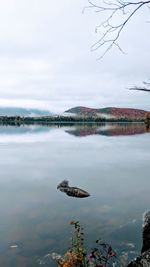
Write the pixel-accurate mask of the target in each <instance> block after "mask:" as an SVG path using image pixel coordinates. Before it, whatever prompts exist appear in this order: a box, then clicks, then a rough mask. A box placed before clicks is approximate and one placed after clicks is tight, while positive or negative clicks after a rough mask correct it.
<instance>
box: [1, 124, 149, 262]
mask: <svg viewBox="0 0 150 267" xmlns="http://www.w3.org/2000/svg"><path fill="white" fill-rule="evenodd" d="M64 179H67V180H68V181H69V184H70V185H71V186H76V187H80V188H82V189H83V190H86V191H87V192H89V193H90V197H88V198H83V199H80V198H73V197H69V196H67V195H66V194H64V193H62V192H60V191H59V190H57V185H58V184H59V183H60V182H61V181H62V180H64ZM149 192H150V133H149V131H148V129H146V128H145V125H144V124H116V125H115V124H112V125H99V126H98V125H97V126H96V125H75V126H67V125H66V126H62V125H54V126H48V127H46V126H45V127H42V126H21V127H14V126H7V127H6V126H0V218H1V219H0V266H5V267H20V266H21V267H35V266H36V267H37V266H38V262H37V259H39V258H41V259H42V257H43V256H44V255H45V254H47V253H50V252H58V253H63V252H64V251H65V250H66V249H67V248H68V246H69V245H70V237H71V230H72V229H71V225H69V221H71V220H79V221H80V223H81V224H82V226H83V227H84V231H85V236H86V240H87V243H88V244H90V246H91V247H92V246H93V244H94V240H96V239H97V238H98V237H99V238H102V239H103V240H105V241H108V242H110V243H111V244H112V246H113V248H114V249H115V250H116V251H117V253H118V254H119V255H121V254H124V253H127V254H126V255H128V257H129V258H132V257H134V256H135V255H136V254H137V253H138V252H139V251H140V247H141V225H142V214H143V212H144V211H145V210H148V209H150V193H149ZM43 266H46V267H47V266H55V264H54V265H53V264H52V263H50V265H48V263H45V265H43Z"/></svg>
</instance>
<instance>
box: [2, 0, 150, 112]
mask: <svg viewBox="0 0 150 267" xmlns="http://www.w3.org/2000/svg"><path fill="white" fill-rule="evenodd" d="M0 5H1V9H0V98H1V100H0V105H3V106H5V105H6V106H9V105H10V106H15V105H16V106H23V107H25V106H27V107H29V106H30V107H39V108H43V107H45V108H48V109H49V110H52V111H57V110H58V111H63V110H65V109H67V108H69V107H72V106H76V105H86V106H92V107H101V106H105V105H107V106H126V107H127V106H130V107H137V108H138V107H139V108H145V109H146V108H147V109H148V107H149V99H148V97H147V95H145V94H143V93H140V94H138V93H136V92H134V93H132V92H130V91H128V90H127V89H126V88H127V87H129V86H132V85H133V84H138V83H140V82H141V81H142V80H146V79H147V78H149V60H150V52H149V45H150V41H149V39H148V38H147V36H148V34H149V27H150V26H149V24H148V23H146V20H148V17H149V12H148V11H147V10H146V9H144V10H143V11H142V12H141V13H139V15H138V14H137V16H136V17H135V18H133V19H132V21H131V22H130V25H128V27H127V30H126V31H124V32H123V33H122V35H121V39H120V43H121V46H123V47H124V48H125V49H126V51H127V52H128V54H127V55H126V56H125V55H122V54H120V53H119V52H118V51H116V50H112V51H110V53H109V54H108V55H106V57H105V58H103V60H101V61H96V58H97V57H99V55H100V51H99V50H98V51H96V53H90V45H92V43H93V42H94V41H96V40H97V38H98V35H96V34H94V27H95V26H96V24H97V23H98V21H99V16H98V15H96V14H95V13H94V12H93V11H91V10H87V11H86V12H85V14H84V15H83V14H82V9H83V7H84V6H85V5H87V0H84V1H81V0H77V1H74V2H70V1H69V0H62V1H60V2H59V3H58V2H53V1H51V0H43V1H40V0H36V1H35V0H30V1H29V0H26V1H19V0H5V1H2V0H0Z"/></svg>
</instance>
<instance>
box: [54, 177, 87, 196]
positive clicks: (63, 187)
mask: <svg viewBox="0 0 150 267" xmlns="http://www.w3.org/2000/svg"><path fill="white" fill-rule="evenodd" d="M57 189H59V190H60V191H61V192H64V193H66V195H68V196H70V197H78V198H84V197H89V196H90V194H89V193H88V192H86V191H84V190H83V189H81V188H78V187H70V186H69V182H68V181H66V180H64V181H62V182H61V183H60V184H59V185H58V186H57Z"/></svg>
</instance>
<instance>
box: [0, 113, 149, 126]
mask: <svg viewBox="0 0 150 267" xmlns="http://www.w3.org/2000/svg"><path fill="white" fill-rule="evenodd" d="M104 122H145V123H146V125H147V126H149V125H150V115H147V116H146V117H145V118H144V117H141V118H139V117H125V116H122V117H115V118H105V117H100V116H41V117H23V116H0V124H4V125H22V124H43V125H47V124H51V123H104Z"/></svg>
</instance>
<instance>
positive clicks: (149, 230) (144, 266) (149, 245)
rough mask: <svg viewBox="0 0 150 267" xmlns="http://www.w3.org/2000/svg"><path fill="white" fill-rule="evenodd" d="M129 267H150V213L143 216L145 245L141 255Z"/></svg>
mask: <svg viewBox="0 0 150 267" xmlns="http://www.w3.org/2000/svg"><path fill="white" fill-rule="evenodd" d="M128 267H150V211H147V212H145V213H144V216H143V245H142V250H141V255H139V256H138V257H137V258H136V259H135V260H134V261H132V262H130V263H129V265H128Z"/></svg>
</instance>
